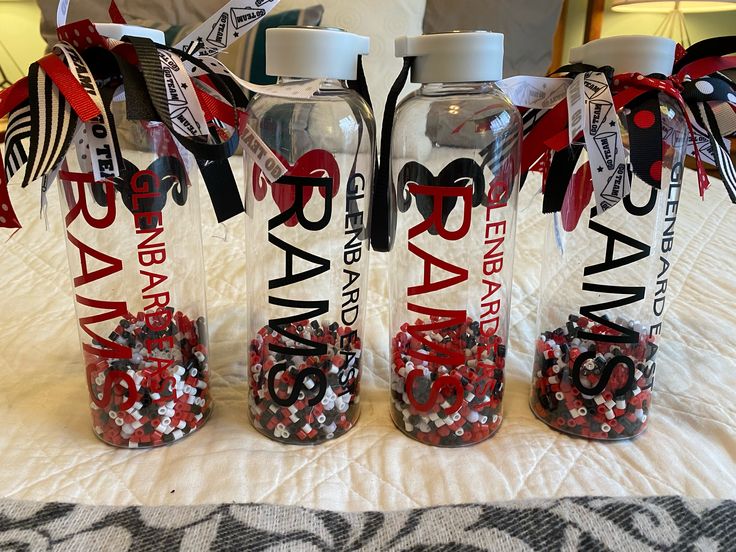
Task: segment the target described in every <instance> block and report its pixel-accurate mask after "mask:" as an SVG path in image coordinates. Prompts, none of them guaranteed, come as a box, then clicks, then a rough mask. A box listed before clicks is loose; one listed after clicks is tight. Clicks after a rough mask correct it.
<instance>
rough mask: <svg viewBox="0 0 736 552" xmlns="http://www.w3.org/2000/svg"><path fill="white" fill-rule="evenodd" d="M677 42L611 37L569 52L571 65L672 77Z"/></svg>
mask: <svg viewBox="0 0 736 552" xmlns="http://www.w3.org/2000/svg"><path fill="white" fill-rule="evenodd" d="M676 46H677V44H676V43H675V41H674V40H670V39H669V38H664V37H661V36H646V35H630V36H612V37H610V38H601V39H598V40H594V41H592V42H588V43H587V44H584V45H582V46H580V47H578V48H572V49H571V50H570V63H587V64H589V65H595V66H596V67H603V66H604V65H610V66H611V67H613V69H614V71H615V73H617V74H621V73H641V74H642V75H650V74H652V73H660V74H662V75H667V76H669V75H671V74H672V67H673V66H674V64H675V48H676Z"/></svg>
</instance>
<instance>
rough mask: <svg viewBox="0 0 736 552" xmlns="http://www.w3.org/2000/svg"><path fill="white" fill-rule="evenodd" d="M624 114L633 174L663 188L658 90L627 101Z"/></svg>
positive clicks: (660, 115)
mask: <svg viewBox="0 0 736 552" xmlns="http://www.w3.org/2000/svg"><path fill="white" fill-rule="evenodd" d="M628 108H629V111H628V112H627V114H626V123H627V130H628V132H629V151H630V157H631V166H632V169H633V171H634V174H636V176H638V177H639V178H640V179H641V180H643V181H644V182H646V183H647V184H649V185H650V186H652V187H653V188H657V189H658V190H659V189H661V188H662V155H663V152H662V138H663V137H662V111H661V110H660V101H659V92H658V91H656V90H652V91H651V92H646V93H644V94H642V95H641V96H639V97H638V98H636V99H635V100H634V101H633V102H631V103H630V104H629V105H628Z"/></svg>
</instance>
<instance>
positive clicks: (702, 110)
mask: <svg viewBox="0 0 736 552" xmlns="http://www.w3.org/2000/svg"><path fill="white" fill-rule="evenodd" d="M698 108H699V109H698V112H697V113H695V120H696V121H697V123H698V125H700V126H701V127H702V128H703V129H704V130H705V131H706V133H707V134H708V137H709V138H710V146H711V152H712V154H713V159H714V161H715V163H716V166H717V167H718V170H719V172H720V173H721V178H722V180H723V185H724V186H725V188H726V192H727V193H728V195H729V197H730V198H731V201H732V202H733V203H736V167H734V164H733V159H731V153H730V151H729V149H728V147H727V146H726V143H725V141H724V139H723V136H722V133H721V130H720V128H719V127H718V121H717V118H716V116H715V114H714V113H713V110H712V109H711V107H710V105H708V104H707V103H700V104H698Z"/></svg>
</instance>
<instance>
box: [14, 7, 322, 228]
mask: <svg viewBox="0 0 736 552" xmlns="http://www.w3.org/2000/svg"><path fill="white" fill-rule="evenodd" d="M278 1H279V0H275V1H274V2H271V3H269V4H268V5H266V6H263V7H260V6H259V9H258V10H257V11H254V17H253V18H251V19H250V20H248V21H247V22H243V23H242V24H240V25H239V26H238V28H237V30H236V32H230V31H229V30H228V29H229V27H228V29H225V31H223V32H222V33H218V35H217V36H218V41H219V42H218V44H217V45H214V46H217V48H214V46H213V47H211V48H209V49H208V50H207V53H208V54H212V53H213V52H214V51H215V50H218V49H222V48H225V47H227V46H228V45H229V44H230V43H231V42H233V41H235V40H237V38H238V37H239V36H242V35H243V34H245V32H247V31H248V30H249V29H250V28H252V27H253V26H255V25H256V24H258V22H259V20H260V19H261V18H263V17H264V16H265V15H266V14H267V13H268V12H269V11H270V10H271V9H272V8H273V7H274V6H275V5H276V4H277V3H278ZM256 2H258V0H232V1H231V2H229V3H227V4H226V5H225V6H223V7H222V8H221V9H220V10H219V11H218V12H217V13H216V14H214V15H213V16H212V17H211V18H210V19H209V20H208V21H206V22H205V23H204V24H203V25H202V26H200V27H199V28H198V29H197V30H195V31H194V32H193V33H192V34H191V35H189V36H188V37H187V39H186V41H187V44H190V43H193V42H197V41H202V40H204V41H206V39H207V37H208V36H209V34H210V33H211V32H212V30H213V23H212V21H215V22H218V21H224V20H229V19H227V18H229V17H230V13H231V10H232V9H234V8H242V7H248V9H250V8H251V4H254V3H256ZM261 3H262V2H261ZM68 4H69V1H68V0H61V2H60V4H59V15H58V21H59V28H58V35H59V39H60V40H61V42H60V43H59V44H57V46H56V47H55V48H54V51H53V53H51V54H49V55H47V56H45V57H44V58H42V59H41V60H39V61H38V62H36V63H34V64H32V65H31V66H30V68H29V75H28V77H26V78H23V79H21V80H20V81H18V82H17V83H15V84H14V85H13V86H11V87H10V88H8V89H6V90H3V91H2V92H0V118H2V117H4V116H6V115H8V118H9V124H8V128H7V131H6V134H5V137H4V145H5V156H4V159H0V227H7V228H20V227H21V226H20V222H19V221H18V218H17V216H16V215H15V212H14V210H13V207H12V204H11V202H10V197H9V194H8V190H7V184H8V182H9V181H10V180H11V179H12V178H13V176H14V175H16V174H17V173H19V172H22V171H21V169H23V168H24V167H25V172H24V177H23V186H24V187H25V186H27V185H28V184H29V183H30V182H33V181H35V180H38V179H43V188H42V189H43V190H44V192H45V190H46V189H47V188H48V185H50V183H51V182H52V181H53V180H54V179H55V175H56V173H57V172H58V171H59V169H60V167H61V164H62V163H63V162H64V159H65V158H66V156H67V153H68V151H69V149H70V146H71V144H72V140H73V139H74V138H75V136H77V137H79V138H80V139H81V141H79V140H78V143H77V144H75V146H76V148H77V152H78V160H79V163H80V166H81V167H82V169H83V170H87V171H88V172H91V173H93V174H94V179H95V181H97V182H101V181H109V180H112V179H114V178H116V177H119V176H120V174H121V171H122V169H123V167H124V166H125V165H124V160H123V158H122V155H121V152H120V147H119V144H118V141H117V136H116V131H115V121H114V118H113V115H112V111H111V105H112V103H113V102H114V101H118V100H120V99H122V96H118V95H117V94H118V93H117V90H118V88H119V86H120V85H122V86H123V89H124V92H125V99H126V106H127V113H126V115H127V119H128V120H130V121H160V122H162V123H163V125H164V126H165V127H166V128H167V129H168V131H169V134H170V136H171V137H173V138H174V139H175V140H173V139H171V138H170V137H169V136H168V135H167V136H166V137H165V138H166V139H162V136H160V133H159V135H158V136H157V138H156V139H152V140H151V141H152V143H154V144H156V148H157V154H158V155H159V156H162V157H164V156H172V155H173V156H178V155H179V153H178V147H179V146H181V147H183V148H185V149H187V150H189V151H191V152H192V153H193V154H194V157H195V158H196V159H197V163H198V164H199V168H200V171H201V172H202V174H203V177H204V181H205V184H206V186H207V188H208V191H209V193H210V197H211V199H212V202H213V206H214V208H215V212H216V214H217V218H218V220H219V221H220V222H222V221H223V220H226V219H228V218H230V217H232V216H235V215H237V214H239V213H241V212H243V210H244V209H243V202H242V199H241V198H240V194H239V192H238V188H237V183H236V182H235V179H234V177H233V174H232V171H231V169H230V165H229V163H228V161H227V159H228V158H229V157H230V156H231V155H232V154H233V153H234V152H235V150H236V149H237V146H238V143H239V132H240V130H241V129H242V127H243V124H244V120H243V119H242V117H241V115H242V112H243V110H244V108H245V107H246V105H247V99H246V97H245V94H244V93H243V91H242V89H241V86H242V84H243V83H242V81H239V80H238V79H237V78H236V77H234V75H232V74H231V73H229V72H228V71H227V70H226V69H225V68H224V66H222V65H221V64H220V63H219V62H217V61H216V60H214V59H212V58H208V57H195V56H193V55H191V54H189V53H187V52H186V51H184V50H182V49H177V48H170V47H166V46H163V45H158V44H155V43H153V42H152V41H150V40H148V39H143V38H135V37H134V38H126V39H124V40H123V41H117V40H111V39H108V38H105V37H103V36H101V35H100V34H98V33H97V31H96V29H95V27H94V25H93V24H92V23H91V22H90V21H86V20H85V21H78V22H76V23H72V24H69V25H66V13H67V10H68ZM110 15H111V19H112V20H113V21H114V22H116V23H124V22H125V20H124V18H123V17H122V15H121V14H120V11H119V10H118V9H117V6H116V5H115V3H114V1H113V3H112V4H111V8H110ZM223 15H224V16H225V18H226V19H223V17H222V16H223ZM185 45H186V44H181V47H184V46H185ZM213 48H214V49H213ZM251 88H252V87H251ZM309 93H310V94H311V93H312V92H309ZM302 94H304V92H302ZM80 125H81V126H82V127H83V129H84V131H85V132H79V134H77V132H78V128H79V126H80ZM3 161H4V162H3ZM42 201H43V199H42Z"/></svg>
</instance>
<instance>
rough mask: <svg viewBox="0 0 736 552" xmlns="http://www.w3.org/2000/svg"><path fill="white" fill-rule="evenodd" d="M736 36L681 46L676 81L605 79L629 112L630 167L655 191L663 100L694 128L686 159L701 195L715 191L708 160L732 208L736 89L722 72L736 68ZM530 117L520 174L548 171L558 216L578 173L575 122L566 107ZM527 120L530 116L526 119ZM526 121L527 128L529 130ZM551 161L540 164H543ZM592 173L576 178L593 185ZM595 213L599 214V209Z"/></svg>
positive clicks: (548, 191)
mask: <svg viewBox="0 0 736 552" xmlns="http://www.w3.org/2000/svg"><path fill="white" fill-rule="evenodd" d="M733 52H736V37H718V38H715V39H708V40H705V41H702V42H700V43H697V44H694V45H693V46H692V47H690V48H689V49H688V50H685V49H683V48H682V47H678V49H677V54H676V62H675V66H674V71H673V75H671V76H664V75H640V74H624V75H615V76H613V75H612V74H610V72H609V73H608V74H607V76H608V77H609V81H610V82H611V85H612V90H613V92H614V94H613V99H614V104H615V107H616V109H617V110H623V113H624V116H625V117H626V123H627V130H628V132H629V154H630V155H629V156H630V167H629V170H631V171H632V172H633V173H634V174H636V176H637V177H639V178H640V179H641V180H643V181H644V182H646V183H648V184H649V185H651V186H653V187H656V188H659V187H661V179H662V159H663V148H664V139H665V136H666V134H667V132H668V129H667V128H666V125H664V124H663V121H662V111H661V105H660V103H661V101H660V94H663V95H665V96H668V97H670V98H672V99H673V100H674V101H675V103H676V104H677V105H678V106H679V108H680V110H681V111H682V114H683V116H684V118H685V121H686V123H687V127H688V135H689V137H688V150H687V153H688V155H691V156H692V157H694V158H695V161H696V165H697V169H698V182H699V188H700V192H701V195H702V194H703V193H704V191H705V189H706V188H707V187H708V185H709V179H708V174H707V172H706V170H705V167H704V162H703V158H705V159H707V160H708V161H710V162H712V163H713V164H715V165H716V166H717V168H718V169H719V172H720V174H721V178H722V180H723V182H724V185H725V187H726V190H727V192H728V194H729V197H730V198H731V200H732V202H734V203H736V168H735V167H734V163H733V160H732V158H731V156H730V152H729V148H728V143H727V142H726V139H727V138H729V137H736V113H735V111H736V84H734V82H733V81H731V80H730V79H729V78H727V77H726V76H725V75H724V74H723V73H721V71H723V70H725V69H732V68H736V56H729V54H731V53H733ZM583 71H591V68H590V67H589V66H586V65H582V64H573V65H568V66H565V67H561V68H560V69H558V70H557V71H555V72H554V73H552V75H555V76H556V77H566V78H570V77H572V79H573V81H572V82H574V78H575V77H576V76H578V75H579V73H580V72H583ZM522 111H523V112H524V115H525V129H524V130H525V133H524V134H525V138H524V153H523V157H522V172H523V173H525V172H527V171H529V170H531V169H532V168H534V167H535V166H537V167H539V166H543V167H544V168H545V170H546V173H547V174H546V175H545V178H544V180H545V182H544V185H543V189H544V193H545V200H544V204H543V210H544V212H550V213H551V212H559V211H560V209H562V205H563V202H564V199H565V197H566V194H567V193H568V186H569V183H570V182H571V177H572V175H573V172H574V171H575V170H576V167H577V163H578V160H579V154H580V145H579V144H577V142H573V143H571V140H570V136H569V135H568V133H569V125H570V121H571V120H572V117H571V115H572V114H571V113H568V105H567V103H566V102H564V101H562V102H560V103H559V104H557V105H556V106H554V107H553V108H551V109H547V110H543V111H541V112H540V111H539V110H533V109H529V110H522ZM527 116H529V117H527ZM527 119H528V121H529V122H528V124H527ZM550 152H551V154H552V157H551V162H545V163H542V164H540V162H539V161H540V159H547V158H548V157H549V155H550ZM591 172H592V171H591V170H586V171H582V172H581V171H578V173H576V174H577V175H579V176H581V177H584V178H587V179H591V178H593V177H594V175H593V176H591ZM594 212H595V210H594Z"/></svg>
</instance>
